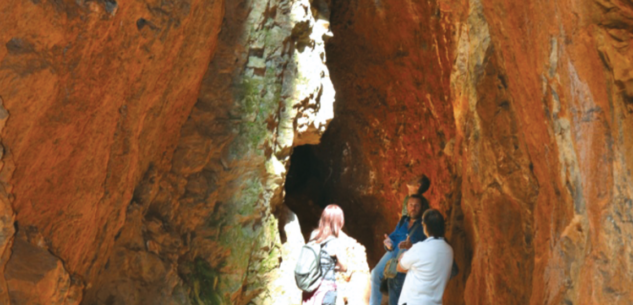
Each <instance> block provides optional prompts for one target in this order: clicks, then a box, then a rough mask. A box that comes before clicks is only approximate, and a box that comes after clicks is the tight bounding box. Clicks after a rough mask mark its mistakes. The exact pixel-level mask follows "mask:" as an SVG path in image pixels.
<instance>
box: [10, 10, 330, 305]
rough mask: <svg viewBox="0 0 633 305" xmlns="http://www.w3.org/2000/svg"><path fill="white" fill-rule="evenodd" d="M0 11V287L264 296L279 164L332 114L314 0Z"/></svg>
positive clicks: (116, 294) (111, 295)
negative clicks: (0, 165)
mask: <svg viewBox="0 0 633 305" xmlns="http://www.w3.org/2000/svg"><path fill="white" fill-rule="evenodd" d="M324 8H325V9H324ZM0 11H1V13H0V28H2V29H3V31H2V34H0V40H1V41H2V43H3V46H4V47H3V48H0V101H1V102H2V105H3V107H2V108H0V120H1V121H0V123H1V124H2V126H5V123H6V124H7V125H6V126H7V128H6V129H2V131H3V132H2V137H1V138H2V146H3V148H4V150H3V154H2V156H3V159H2V161H3V163H2V164H3V168H2V174H1V175H0V180H1V182H2V183H1V184H2V186H3V187H2V192H0V193H1V194H2V196H0V198H1V200H0V202H1V205H0V212H1V213H2V215H1V216H2V217H0V224H1V225H0V254H2V255H1V256H0V263H1V264H2V266H5V264H6V267H5V268H4V269H5V272H4V273H3V275H4V276H2V277H0V278H1V279H2V280H0V297H1V298H2V300H1V301H0V303H2V304H13V305H16V304H34V303H42V304H44V303H46V304H79V303H82V304H108V305H113V304H126V305H127V304H246V303H248V302H250V301H251V300H253V299H256V300H255V302H257V303H258V304H262V303H266V304H268V303H272V302H273V300H272V299H271V296H270V294H268V293H267V291H266V289H267V284H268V282H270V281H272V280H273V279H274V277H275V276H276V273H275V272H274V270H275V269H276V267H277V266H278V265H279V258H280V253H279V247H280V242H279V237H278V229H277V221H276V219H275V218H274V217H273V216H272V213H273V212H275V210H276V207H277V206H278V205H279V202H280V199H281V188H280V185H281V184H282V183H283V181H284V176H285V170H286V163H287V160H288V158H289V154H290V152H291V151H292V147H293V145H294V144H295V139H296V141H297V143H311V144H316V143H318V140H319V136H320V134H321V133H322V132H323V131H324V130H325V126H326V125H327V123H328V122H329V120H330V119H331V117H332V104H333V101H334V100H333V97H334V91H333V87H332V84H331V82H330V81H329V75H328V71H327V68H326V67H325V65H324V61H325V54H324V44H323V39H324V38H327V37H328V35H331V34H328V32H329V29H328V24H329V23H328V20H327V18H328V17H329V16H328V12H327V6H325V7H323V6H315V7H312V6H311V3H310V1H307V0H306V1H303V0H302V1H286V0H279V1H277V0H270V1H268V0H264V1H259V0H244V1H158V2H156V1H154V2H152V1H136V2H126V3H117V2H116V1H109V0H108V1H78V2H77V1H17V2H15V1H14V2H4V3H3V4H0ZM35 20H37V22H33V21H35ZM321 101H324V102H323V103H322V102H321ZM16 228H17V234H16V236H15V237H14V236H13V235H14V233H15V232H16V230H15V229H16ZM12 245H13V250H14V255H11V246H12ZM7 261H8V263H7ZM36 262H38V263H36ZM29 265H32V266H29ZM34 267H37V268H34ZM5 279H6V283H5ZM51 282H55V283H56V285H58V286H56V287H57V288H55V289H51V285H50V283H51Z"/></svg>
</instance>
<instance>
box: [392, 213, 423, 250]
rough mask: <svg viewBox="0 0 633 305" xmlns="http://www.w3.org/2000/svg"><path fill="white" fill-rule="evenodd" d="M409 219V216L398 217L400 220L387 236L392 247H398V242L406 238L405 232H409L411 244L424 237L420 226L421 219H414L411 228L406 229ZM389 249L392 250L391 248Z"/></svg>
mask: <svg viewBox="0 0 633 305" xmlns="http://www.w3.org/2000/svg"><path fill="white" fill-rule="evenodd" d="M409 219H410V217H409V216H402V218H400V221H399V222H398V225H397V226H396V229H395V230H394V231H393V233H391V234H389V238H391V241H392V242H393V246H394V248H395V247H398V244H399V243H400V242H403V241H405V240H406V239H407V234H409V237H410V240H411V243H412V244H415V243H417V242H419V241H423V240H425V239H426V235H424V229H423V228H422V220H421V219H418V220H416V221H415V224H414V225H413V226H412V227H411V229H408V227H409ZM389 251H393V249H391V250H389Z"/></svg>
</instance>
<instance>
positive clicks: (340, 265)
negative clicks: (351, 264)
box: [335, 240, 347, 272]
mask: <svg viewBox="0 0 633 305" xmlns="http://www.w3.org/2000/svg"><path fill="white" fill-rule="evenodd" d="M335 256H336V267H335V268H336V270H337V271H341V272H347V252H346V251H345V247H343V245H342V243H341V242H340V240H337V243H336V252H335Z"/></svg>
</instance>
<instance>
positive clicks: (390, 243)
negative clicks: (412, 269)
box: [382, 234, 393, 250]
mask: <svg viewBox="0 0 633 305" xmlns="http://www.w3.org/2000/svg"><path fill="white" fill-rule="evenodd" d="M382 243H383V244H384V245H385V247H386V248H387V249H389V250H391V249H393V241H391V238H389V236H388V235H387V234H385V240H383V242H382Z"/></svg>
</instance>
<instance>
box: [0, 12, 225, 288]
mask: <svg viewBox="0 0 633 305" xmlns="http://www.w3.org/2000/svg"><path fill="white" fill-rule="evenodd" d="M0 11H2V13H0V16H1V17H0V28H2V29H3V31H2V33H1V34H0V41H1V42H2V46H3V47H2V48H0V96H1V97H2V100H3V101H4V107H6V109H7V110H8V113H9V117H10V119H9V121H8V123H7V125H8V126H7V128H6V129H4V130H3V133H2V143H3V146H4V148H5V153H6V155H5V157H4V159H5V161H6V162H10V163H12V164H14V167H15V170H14V171H13V174H12V175H10V174H9V175H6V174H5V175H4V176H3V177H2V179H3V181H4V182H5V183H8V184H10V185H12V186H13V190H12V192H11V194H13V195H10V198H12V199H13V208H14V210H15V213H16V214H17V217H16V221H17V223H18V226H19V227H20V228H29V227H33V228H37V229H38V230H39V231H40V232H41V234H43V236H45V243H46V245H47V247H48V248H50V249H51V251H52V252H53V253H55V254H56V255H57V256H58V257H60V258H62V259H63V261H64V264H65V267H66V268H67V269H68V271H69V272H70V273H71V274H73V275H76V276H78V277H79V278H81V279H83V280H85V282H86V283H90V282H92V281H93V280H94V279H95V278H96V276H97V274H98V272H99V270H101V268H103V266H104V264H105V263H106V259H107V257H108V255H109V253H110V251H111V249H112V240H114V236H115V234H116V233H117V231H119V229H120V228H121V226H122V225H123V221H124V219H125V208H126V206H127V203H128V202H130V200H131V199H132V191H133V190H134V186H135V184H136V183H137V181H138V180H140V178H141V177H142V175H143V173H144V172H145V171H146V170H147V168H148V167H149V165H150V164H153V166H154V167H157V168H160V169H163V170H164V169H165V167H166V166H168V165H169V164H168V163H166V161H170V160H171V154H172V152H173V150H174V143H175V142H176V140H177V138H178V135H179V132H180V126H181V125H182V124H183V123H184V121H185V119H186V118H187V116H188V114H189V112H190V110H191V108H192V106H193V104H194V103H195V101H196V97H197V95H198V92H199V88H200V82H201V79H202V76H203V75H204V73H205V71H206V66H207V64H208V62H209V60H210V57H211V55H212V54H213V52H214V49H215V45H216V41H217V33H218V31H219V27H220V23H221V20H222V14H223V3H222V1H187V2H165V1H162V2H161V1H149V2H142V1H137V2H126V3H119V4H117V3H116V1H93V2H76V1H32V2H29V1H25V2H20V3H17V2H11V3H10V2H3V3H2V4H0ZM35 21H37V22H35Z"/></svg>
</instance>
